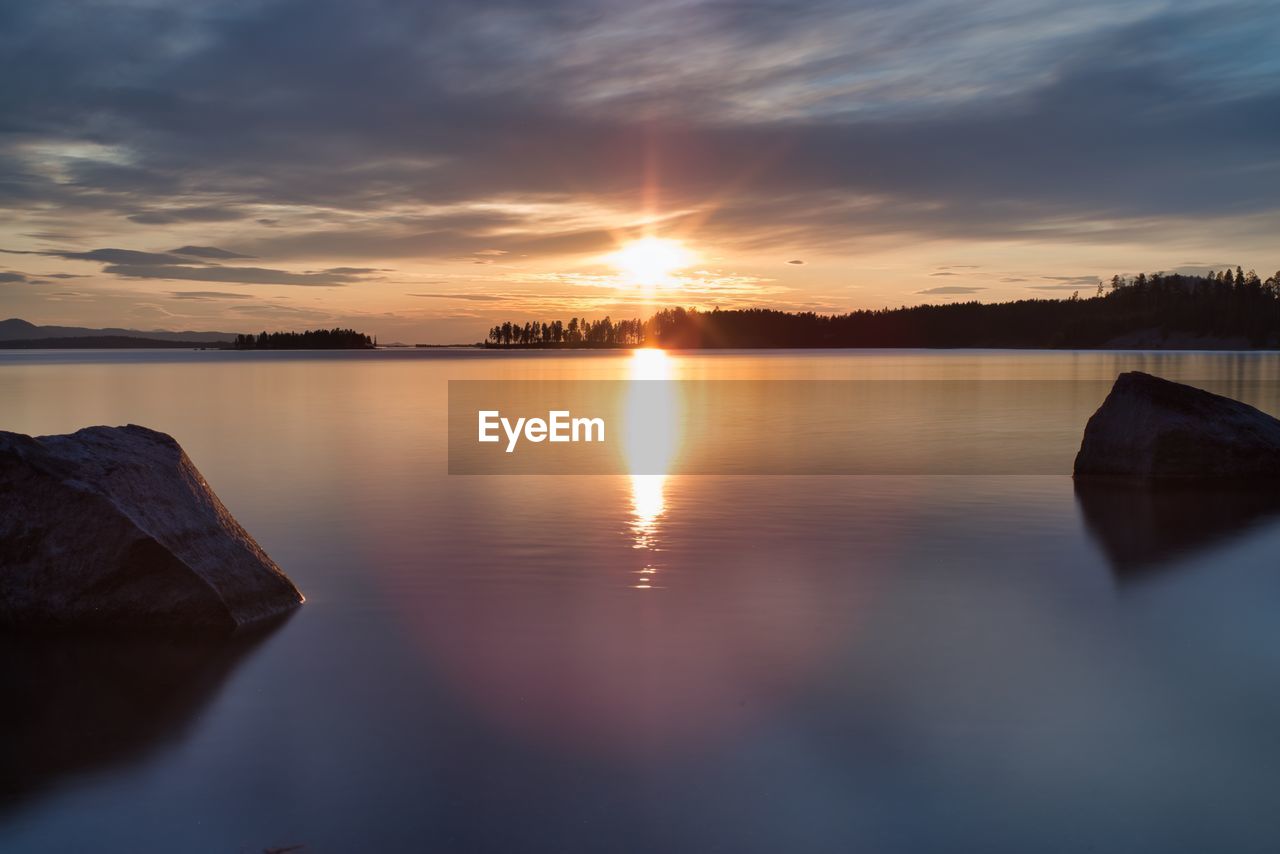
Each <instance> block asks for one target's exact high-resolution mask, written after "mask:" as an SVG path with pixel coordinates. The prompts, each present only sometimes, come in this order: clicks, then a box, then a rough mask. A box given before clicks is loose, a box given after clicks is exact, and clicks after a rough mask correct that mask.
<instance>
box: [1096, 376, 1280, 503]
mask: <svg viewBox="0 0 1280 854" xmlns="http://www.w3.org/2000/svg"><path fill="white" fill-rule="evenodd" d="M1075 474H1076V476H1077V477H1082V476H1095V475H1099V476H1105V475H1112V476H1123V477H1138V478H1148V479H1176V478H1183V479H1189V478H1206V479H1207V478H1215V479H1228V478H1231V479H1239V480H1244V479H1253V480H1256V479H1259V478H1268V477H1271V478H1274V477H1280V420H1276V419H1275V418H1272V417H1271V416H1270V415H1267V414H1266V413H1265V412H1260V411H1259V410H1257V409H1254V408H1253V407H1252V406H1249V405H1247V404H1244V403H1241V402H1240V401H1238V400H1232V399H1231V398H1229V397H1222V396H1220V395H1216V394H1211V393H1209V392H1207V391H1204V390H1202V389H1198V388H1192V387H1191V386H1187V385H1182V384H1181V383H1175V382H1171V381H1169V380H1165V379H1161V378H1159V377H1153V376H1151V375H1150V374H1144V373H1140V372H1138V371H1131V372H1129V373H1124V374H1121V375H1120V376H1119V377H1117V378H1116V383H1115V385H1114V386H1113V387H1112V388H1111V393H1110V394H1108V395H1107V399H1106V400H1105V401H1103V403H1102V406H1101V407H1099V409H1098V411H1097V412H1095V413H1094V414H1093V417H1092V418H1090V419H1089V423H1088V425H1087V426H1086V427H1085V428H1084V440H1083V441H1082V442H1081V443H1080V452H1079V453H1078V454H1077V455H1076V465H1075Z"/></svg>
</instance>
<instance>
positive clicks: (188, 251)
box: [169, 246, 251, 260]
mask: <svg viewBox="0 0 1280 854" xmlns="http://www.w3.org/2000/svg"><path fill="white" fill-rule="evenodd" d="M169 253H170V254H172V255H187V256H190V257H192V258H208V259H211V260H231V259H235V258H249V257H251V256H249V255H241V254H240V253H239V252H228V251H227V250H226V249H219V248H218V247H216V246H179V247H178V248H177V249H170V250H169Z"/></svg>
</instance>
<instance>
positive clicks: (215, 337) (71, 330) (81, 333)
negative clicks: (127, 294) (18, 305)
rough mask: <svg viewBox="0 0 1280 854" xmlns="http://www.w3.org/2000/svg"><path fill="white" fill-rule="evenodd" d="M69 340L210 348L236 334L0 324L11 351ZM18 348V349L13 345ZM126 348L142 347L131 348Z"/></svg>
mask: <svg viewBox="0 0 1280 854" xmlns="http://www.w3.org/2000/svg"><path fill="white" fill-rule="evenodd" d="M73 338H130V339H133V340H147V341H172V342H175V343H177V344H178V345H179V346H182V345H184V344H193V343H195V344H211V343H226V344H230V343H231V342H233V341H235V339H236V333H234V332H169V331H167V330H149V329H145V330H144V329H115V328H108V329H86V328H84V327H82V326H36V325H35V324H34V323H28V322H27V321H25V320H20V319H18V318H16V317H14V318H10V319H9V320H0V346H4V347H6V348H8V349H13V347H14V345H15V344H16V342H20V341H38V340H42V339H62V340H64V341H65V340H67V339H73ZM17 346H21V345H17ZM42 346H46V347H49V346H59V347H85V346H106V345H102V344H97V345H86V344H83V343H81V344H76V343H70V344H68V343H63V344H58V345H50V344H45V345H42ZM130 346H134V347H137V346H146V345H140V344H133V345H130Z"/></svg>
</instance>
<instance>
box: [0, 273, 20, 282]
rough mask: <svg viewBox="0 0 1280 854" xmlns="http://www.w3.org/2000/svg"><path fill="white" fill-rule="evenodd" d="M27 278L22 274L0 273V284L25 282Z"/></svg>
mask: <svg viewBox="0 0 1280 854" xmlns="http://www.w3.org/2000/svg"><path fill="white" fill-rule="evenodd" d="M25 281H27V277H26V276H24V275H23V274H22V273H0V282H25Z"/></svg>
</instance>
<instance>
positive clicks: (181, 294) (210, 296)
mask: <svg viewBox="0 0 1280 854" xmlns="http://www.w3.org/2000/svg"><path fill="white" fill-rule="evenodd" d="M169 296H171V297H173V298H174V299H189V300H224V299H253V297H252V296H251V295H249V294H233V293H228V292H227V291H169Z"/></svg>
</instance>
